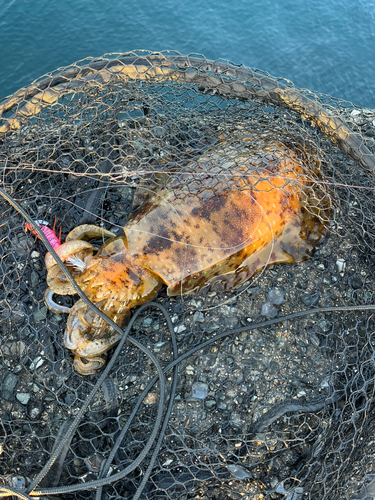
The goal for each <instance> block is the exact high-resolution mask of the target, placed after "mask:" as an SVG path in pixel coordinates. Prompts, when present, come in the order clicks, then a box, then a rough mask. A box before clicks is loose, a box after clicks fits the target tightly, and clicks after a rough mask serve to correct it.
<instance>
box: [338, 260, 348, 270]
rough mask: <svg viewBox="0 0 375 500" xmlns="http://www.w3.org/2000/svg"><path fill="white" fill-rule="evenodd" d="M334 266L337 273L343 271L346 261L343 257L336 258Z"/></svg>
mask: <svg viewBox="0 0 375 500" xmlns="http://www.w3.org/2000/svg"><path fill="white" fill-rule="evenodd" d="M336 266H337V269H338V271H339V273H343V272H345V269H346V261H345V259H337V260H336Z"/></svg>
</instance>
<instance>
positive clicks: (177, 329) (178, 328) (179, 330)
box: [174, 325, 186, 333]
mask: <svg viewBox="0 0 375 500" xmlns="http://www.w3.org/2000/svg"><path fill="white" fill-rule="evenodd" d="M185 330H186V326H185V325H178V326H176V327H175V328H174V331H175V333H182V332H184V331H185Z"/></svg>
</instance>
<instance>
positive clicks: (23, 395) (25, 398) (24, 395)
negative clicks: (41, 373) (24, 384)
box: [16, 392, 31, 405]
mask: <svg viewBox="0 0 375 500" xmlns="http://www.w3.org/2000/svg"><path fill="white" fill-rule="evenodd" d="M16 398H17V399H18V401H19V402H20V403H21V404H22V405H27V403H28V402H29V400H30V398H31V394H29V393H28V392H18V393H17V394H16Z"/></svg>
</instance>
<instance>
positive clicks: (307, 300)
mask: <svg viewBox="0 0 375 500" xmlns="http://www.w3.org/2000/svg"><path fill="white" fill-rule="evenodd" d="M319 299H320V295H319V293H312V294H311V295H309V294H305V295H303V296H302V297H301V300H302V302H303V303H304V304H305V306H315V305H316V304H317V303H318V302H319Z"/></svg>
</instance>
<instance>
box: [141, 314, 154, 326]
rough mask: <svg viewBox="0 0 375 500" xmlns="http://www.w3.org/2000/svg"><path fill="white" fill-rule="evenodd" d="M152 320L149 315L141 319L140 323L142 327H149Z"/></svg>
mask: <svg viewBox="0 0 375 500" xmlns="http://www.w3.org/2000/svg"><path fill="white" fill-rule="evenodd" d="M152 322H153V319H152V318H151V317H150V316H147V318H145V319H144V320H143V323H142V326H143V328H148V327H150V326H151V325H152Z"/></svg>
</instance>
